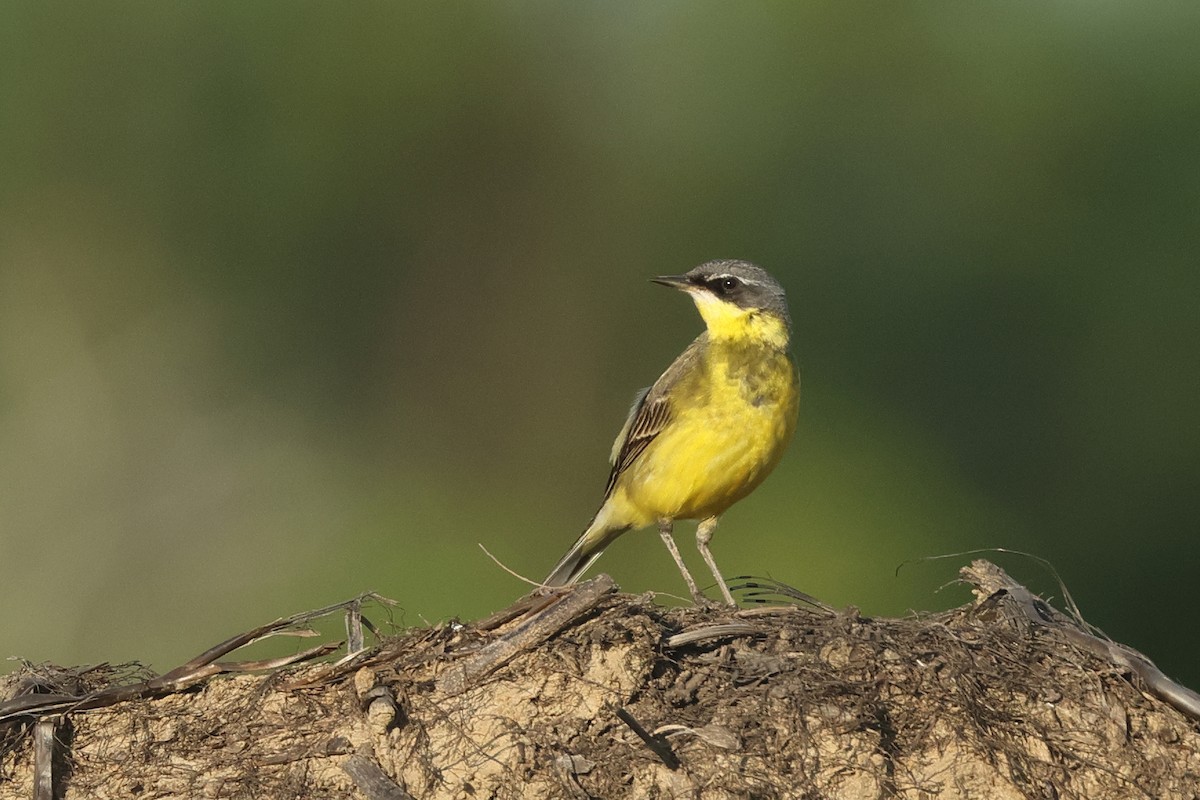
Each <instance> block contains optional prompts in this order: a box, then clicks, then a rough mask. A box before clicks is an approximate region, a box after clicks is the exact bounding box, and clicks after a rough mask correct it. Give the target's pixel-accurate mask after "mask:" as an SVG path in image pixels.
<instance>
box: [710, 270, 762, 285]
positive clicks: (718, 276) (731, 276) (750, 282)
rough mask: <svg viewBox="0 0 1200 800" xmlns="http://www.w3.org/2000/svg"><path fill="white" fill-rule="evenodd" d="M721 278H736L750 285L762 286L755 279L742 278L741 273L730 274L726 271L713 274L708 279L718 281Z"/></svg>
mask: <svg viewBox="0 0 1200 800" xmlns="http://www.w3.org/2000/svg"><path fill="white" fill-rule="evenodd" d="M723 278H736V279H737V280H739V281H741V282H742V283H748V284H750V285H751V286H762V284H761V283H759V282H758V281H756V280H751V279H750V278H743V277H742V276H741V275H732V274H730V273H728V272H723V273H721V274H720V275H713V276H712V277H711V278H709V280H710V281H719V280H722V279H723Z"/></svg>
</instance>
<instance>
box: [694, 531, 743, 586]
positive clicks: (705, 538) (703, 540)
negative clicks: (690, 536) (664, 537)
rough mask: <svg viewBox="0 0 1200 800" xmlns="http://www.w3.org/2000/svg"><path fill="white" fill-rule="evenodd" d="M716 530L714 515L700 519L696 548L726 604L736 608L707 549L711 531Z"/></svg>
mask: <svg viewBox="0 0 1200 800" xmlns="http://www.w3.org/2000/svg"><path fill="white" fill-rule="evenodd" d="M716 530H717V518H716V517H709V518H708V519H705V520H701V521H700V526H699V527H698V528H696V549H697V550H699V551H700V555H702V556H704V563H705V564H708V568H709V569H710V570H712V574H713V577H714V578H716V579H717V586H718V587H720V589H721V594H722V595H723V596H724V598H725V602H726V604H728V605H730V606H732V607H733V608H737V603H735V602H734V601H733V595H731V594H730V593H729V587H728V586H726V585H725V579H724V578H722V577H721V571H720V570H719V569H717V562H716V561H715V560H714V559H713V556H712V553H710V552H709V551H708V543H709V542H711V541H712V537H713V533H714V532H715V531H716Z"/></svg>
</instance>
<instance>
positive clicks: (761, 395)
mask: <svg viewBox="0 0 1200 800" xmlns="http://www.w3.org/2000/svg"><path fill="white" fill-rule="evenodd" d="M671 400H672V403H671V405H672V419H671V422H670V423H669V424H668V425H667V426H666V428H665V429H664V430H663V431H662V433H660V434H659V435H658V437H656V438H655V440H654V441H653V442H651V443H650V445H649V446H648V447H647V448H646V451H645V452H644V453H642V455H641V456H640V457H639V458H638V460H637V461H636V462H635V463H634V464H632V465H631V466H630V468H629V469H628V471H627V472H626V473H625V474H624V475H622V476H621V479H620V480H619V481H618V483H617V485H616V487H614V493H613V494H614V497H613V499H614V500H615V501H616V502H617V503H619V504H620V505H622V506H624V507H625V509H626V510H627V514H628V516H629V517H630V522H631V523H632V524H633V525H634V526H644V525H649V524H652V523H653V522H655V521H656V520H658V519H661V518H663V517H667V518H670V519H704V518H706V517H711V516H715V515H718V514H721V513H722V512H724V511H725V510H726V509H727V508H729V507H730V506H731V505H733V504H734V503H736V502H737V501H738V500H741V499H742V498H743V497H745V496H746V495H747V494H749V493H750V492H751V491H753V489H754V488H755V487H756V486H758V484H759V483H761V482H762V480H763V479H764V478H766V476H767V475H768V474H769V473H770V472H771V470H772V469H774V468H775V465H776V464H778V463H779V459H780V457H782V455H783V451H784V449H785V448H786V447H787V444H788V442H789V441H790V440H791V438H792V434H793V432H794V431H795V428H796V416H797V410H798V407H799V381H798V376H797V372H796V367H795V364H794V363H793V362H792V359H791V358H790V357H789V356H788V355H787V353H786V352H784V351H782V350H779V349H777V348H774V347H770V348H767V347H763V346H761V345H759V344H755V343H750V344H747V343H745V342H740V343H739V342H729V341H720V340H716V341H710V342H709V343H708V345H707V346H706V347H705V349H704V352H703V353H702V354H701V357H700V358H698V359H697V361H696V363H695V368H694V369H693V370H691V371H690V373H689V374H688V375H686V376H684V377H683V378H682V379H681V380H680V381H679V382H678V383H677V384H676V386H675V387H674V388H673V390H672V392H671Z"/></svg>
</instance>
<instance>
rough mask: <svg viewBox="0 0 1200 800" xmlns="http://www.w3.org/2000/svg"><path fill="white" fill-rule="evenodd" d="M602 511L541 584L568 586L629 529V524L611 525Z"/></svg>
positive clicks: (603, 510) (601, 510)
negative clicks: (613, 541) (614, 540)
mask: <svg viewBox="0 0 1200 800" xmlns="http://www.w3.org/2000/svg"><path fill="white" fill-rule="evenodd" d="M604 512H605V509H603V508H601V509H600V511H599V513H597V514H596V516H595V518H594V519H593V520H592V522H591V524H589V525H588V526H587V530H585V531H584V532H583V533H581V534H580V535H579V538H578V539H576V540H575V544H573V545H571V549H570V550H568V551H567V554H566V555H565V556H563V557H562V558H561V559H559V561H558V564H556V565H555V567H554V569H553V570H551V571H550V574H549V575H548V576H547V577H546V580H544V581H542V584H543V585H545V586H569V585H570V584H572V583H574V582H575V581H577V580H579V576H580V575H582V574H583V573H584V572H586V571H587V568H588V567H590V566H591V565H592V563H593V562H594V561H595V560H596V559H597V558H599V557H600V554H601V553H603V552H604V548H605V547H608V545H609V543H610V542H611V541H612V540H613V539H615V538H617V537H618V536H620V535H621V534H622V533H624V532H625V531H627V530H629V527H630V526H628V525H625V526H621V527H615V528H614V527H611V525H610V523H609V522H608V520H607V519H606V517H607V516H608V515H607V514H605V513H604Z"/></svg>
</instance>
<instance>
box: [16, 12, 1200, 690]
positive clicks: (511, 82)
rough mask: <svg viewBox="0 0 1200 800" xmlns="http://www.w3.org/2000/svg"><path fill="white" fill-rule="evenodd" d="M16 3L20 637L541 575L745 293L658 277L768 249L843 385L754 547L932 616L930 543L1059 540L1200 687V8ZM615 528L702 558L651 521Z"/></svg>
mask: <svg viewBox="0 0 1200 800" xmlns="http://www.w3.org/2000/svg"><path fill="white" fill-rule="evenodd" d="M3 15H4V24H3V25H0V119H2V120H3V125H0V148H2V151H3V152H4V154H5V159H4V161H5V166H4V170H3V172H2V174H0V453H2V454H3V457H2V458H0V563H3V565H4V568H5V570H4V572H5V580H4V581H3V582H0V596H2V599H3V607H4V608H5V609H7V613H5V614H4V615H3V617H2V619H0V643H3V650H4V652H3V655H5V656H9V655H20V656H24V657H26V658H30V659H33V660H53V661H59V662H65V663H83V662H98V661H101V660H127V659H134V658H140V659H143V660H147V661H149V662H151V663H152V664H153V665H154V666H156V667H158V668H160V669H165V668H169V667H171V666H173V665H175V664H176V663H179V662H180V661H182V660H184V659H186V658H187V657H190V656H191V655H193V654H194V653H196V652H198V651H199V650H201V649H203V648H204V647H207V646H208V645H209V644H212V643H213V642H215V641H217V640H218V639H221V638H223V637H225V636H227V635H229V634H231V633H233V632H235V631H238V630H242V629H245V628H249V627H251V626H253V625H255V624H258V623H260V622H264V621H266V620H268V619H271V618H274V617H276V616H282V615H286V614H289V613H292V612H294V611H298V610H301V609H304V608H311V607H316V606H319V605H323V604H325V603H328V602H332V601H335V600H339V599H342V598H345V597H349V596H352V595H354V594H355V593H357V592H359V591H360V590H364V589H375V590H377V591H379V592H381V593H383V594H385V595H388V596H391V597H394V598H396V599H398V600H400V601H401V604H402V606H403V609H404V610H403V612H400V613H399V614H398V616H397V619H398V620H399V621H401V622H403V623H405V624H419V623H422V622H425V621H436V620H439V619H443V618H446V617H449V616H452V615H461V616H463V617H466V618H470V617H474V616H479V615H482V614H484V613H486V612H487V611H489V610H491V609H494V608H497V607H499V606H502V605H504V604H506V603H507V602H508V601H509V600H510V599H512V598H514V597H515V596H517V595H518V594H520V593H522V592H523V591H524V590H525V587H524V586H522V585H521V584H519V583H517V582H516V581H514V580H513V579H512V578H510V577H509V576H508V575H506V574H504V573H503V572H502V571H501V570H500V569H498V568H497V567H496V566H494V565H493V564H492V563H491V562H490V561H489V560H488V559H487V558H486V556H484V555H483V554H482V553H481V552H480V550H479V549H478V548H477V547H476V543H483V544H485V545H486V546H487V547H488V548H489V549H490V550H491V551H492V552H493V553H495V555H496V556H497V557H498V558H500V559H501V560H503V561H504V562H505V563H506V564H507V565H509V566H510V567H512V568H513V569H515V570H518V571H520V572H522V573H524V574H527V575H529V576H530V577H533V578H540V577H542V575H543V574H544V573H545V572H546V571H547V570H548V569H549V567H550V566H551V565H552V564H553V563H554V561H555V560H556V559H557V558H558V556H559V555H560V554H561V552H562V551H563V550H564V549H565V548H566V547H567V546H568V544H569V543H570V542H571V541H572V540H573V538H574V537H575V535H576V534H577V532H578V531H579V530H580V529H581V528H582V527H583V524H584V523H585V522H586V521H587V519H588V516H589V515H590V514H591V512H592V511H593V510H594V506H595V504H596V503H597V502H598V500H599V492H600V489H601V487H602V485H603V480H604V477H605V475H606V471H607V468H606V464H605V458H606V456H607V453H608V448H609V444H610V442H611V438H612V436H613V435H615V433H616V431H617V429H618V428H619V426H620V424H621V421H622V420H623V418H624V414H625V410H626V407H627V404H628V402H629V399H630V398H631V397H632V396H633V393H634V391H635V390H636V389H637V388H639V387H641V386H644V385H647V384H649V383H650V382H651V381H652V380H653V379H654V378H655V377H656V376H657V375H658V373H659V371H660V370H661V369H662V368H663V367H665V366H666V364H667V363H669V361H670V360H671V358H673V357H674V355H675V354H676V353H677V352H678V351H679V350H680V349H682V347H683V346H684V345H685V344H686V343H687V341H688V340H689V339H690V338H691V337H692V336H694V335H695V334H696V333H697V332H698V331H699V329H700V323H699V320H698V318H697V317H696V315H695V313H694V311H693V310H692V309H691V308H690V304H689V303H688V302H687V301H686V299H685V298H682V297H680V296H677V295H675V294H673V293H669V292H665V291H664V290H662V289H659V288H656V287H653V286H650V285H648V284H646V283H645V278H647V277H649V276H652V275H655V274H661V273H664V272H679V271H683V270H685V269H687V268H689V267H690V266H693V265H694V264H696V263H699V262H700V261H703V260H706V259H709V258H713V257H742V258H750V259H753V260H756V261H758V262H760V263H762V264H763V265H764V266H766V267H768V268H769V269H771V270H772V271H774V272H775V273H776V274H777V275H778V276H780V278H781V279H782V281H783V282H784V284H785V285H786V286H787V287H788V289H789V292H790V297H791V302H792V307H793V316H794V317H795V320H796V328H797V346H796V349H797V353H798V357H799V359H800V362H801V365H802V369H803V371H804V401H803V404H802V411H801V424H800V432H799V435H798V438H797V441H796V443H795V445H794V446H793V448H792V451H791V453H790V454H789V456H788V457H787V458H786V459H785V461H784V463H783V465H782V466H781V467H780V469H779V470H778V472H777V474H776V475H775V476H773V477H772V478H771V480H769V481H768V482H767V483H766V484H765V485H764V486H763V487H762V488H761V489H760V490H759V491H758V492H757V493H756V494H755V495H754V496H753V497H751V498H750V499H749V500H747V501H745V502H744V503H742V504H741V505H739V506H738V507H736V508H734V509H733V510H732V511H731V512H730V513H729V514H728V515H727V517H726V519H725V521H724V523H723V525H722V528H721V530H720V531H719V533H718V535H717V538H716V540H715V544H714V549H715V552H716V554H717V556H718V559H719V560H720V562H721V564H722V567H723V569H724V570H725V573H726V574H727V575H736V574H739V573H753V574H759V575H762V574H769V575H771V576H773V577H774V578H777V579H780V580H783V581H785V582H788V583H791V584H793V585H795V586H798V587H800V588H802V589H804V590H805V591H808V592H810V593H813V594H815V595H817V596H819V597H822V598H824V599H826V600H828V601H829V602H832V603H835V604H843V605H844V604H855V605H857V606H859V607H861V608H862V609H863V610H864V611H866V612H867V613H872V614H900V613H905V611H906V610H907V609H936V608H942V607H946V606H949V605H952V604H957V603H959V602H962V601H963V600H964V599H965V593H964V592H963V591H961V590H954V591H947V592H946V593H944V595H938V594H937V587H939V586H940V585H942V584H944V583H946V582H947V581H950V580H951V579H952V578H953V576H954V571H955V569H956V568H957V566H958V565H959V564H960V563H962V562H963V561H965V558H958V559H950V560H945V561H932V562H919V563H917V564H910V565H907V566H906V567H905V569H903V570H901V571H900V572H899V574H898V575H897V574H896V573H895V570H896V567H897V566H898V565H899V564H901V563H902V562H905V561H906V560H908V559H920V558H922V557H925V556H930V555H936V554H942V553H950V552H956V551H961V550H967V549H971V548H981V547H994V546H997V547H1011V548H1019V549H1024V550H1027V551H1030V552H1033V553H1037V554H1039V555H1041V556H1044V557H1046V558H1047V559H1049V560H1051V561H1052V562H1053V563H1054V564H1056V565H1057V567H1058V570H1059V571H1060V573H1061V574H1062V577H1063V579H1064V580H1065V581H1066V583H1067V585H1068V586H1069V587H1070V589H1071V591H1072V593H1073V595H1074V596H1075V598H1076V600H1077V601H1078V602H1079V604H1080V606H1081V607H1082V608H1083V610H1084V612H1085V614H1087V615H1088V617H1089V619H1090V620H1091V621H1092V622H1093V623H1095V624H1097V625H1099V626H1101V627H1102V628H1104V629H1106V630H1107V631H1108V632H1109V633H1110V634H1111V635H1113V636H1114V637H1115V638H1117V639H1119V640H1122V641H1125V642H1128V643H1130V644H1132V645H1134V646H1137V647H1139V648H1141V649H1143V650H1144V651H1145V652H1147V653H1148V654H1149V655H1150V656H1151V657H1152V658H1155V659H1156V660H1157V661H1158V662H1159V664H1160V665H1161V666H1162V667H1163V668H1164V669H1165V670H1166V671H1167V672H1168V673H1172V674H1175V675H1178V676H1179V677H1181V678H1183V679H1185V681H1190V682H1191V684H1192V685H1193V686H1195V685H1200V668H1198V667H1197V666H1196V664H1197V662H1198V661H1200V644H1198V643H1196V642H1195V641H1193V640H1192V639H1190V638H1189V637H1182V636H1180V635H1179V633H1178V624H1177V622H1176V619H1177V618H1179V617H1180V616H1185V615H1188V614H1190V613H1191V610H1195V609H1196V607H1197V604H1198V601H1200V589H1198V588H1197V586H1198V585H1200V584H1198V583H1197V581H1196V579H1195V575H1194V572H1195V565H1196V563H1197V559H1198V557H1200V537H1197V518H1198V516H1200V514H1198V512H1200V481H1198V480H1197V475H1200V426H1197V424H1196V420H1197V417H1198V416H1200V392H1198V391H1197V390H1198V388H1200V381H1198V380H1197V378H1198V372H1200V359H1198V358H1197V353H1198V348H1200V309H1198V300H1200V271H1198V270H1197V266H1196V259H1197V253H1198V252H1200V248H1198V246H1197V245H1198V244H1200V241H1198V240H1200V224H1198V223H1200V182H1197V180H1196V171H1197V169H1198V168H1200V137H1198V136H1197V133H1196V132H1197V130H1198V129H1200V92H1197V86H1200V60H1198V59H1196V57H1195V52H1196V44H1197V41H1196V40H1197V36H1198V34H1197V31H1200V6H1195V5H1192V4H1171V5H1168V4H1162V5H1155V6H1152V7H1147V6H1143V5H1136V4H1120V3H1086V4H1085V3H1056V4H1029V3H1020V4H992V5H987V6H980V5H961V4H938V3H934V4H905V5H893V6H886V7H881V6H858V5H853V4H842V3H805V4H799V3H796V4H783V3H777V4H762V5H755V6H753V7H750V6H746V5H744V4H715V3H686V4H684V3H669V2H660V3H649V4H645V3H630V2H613V3H603V4H600V3H595V4H574V3H573V4H566V3H546V2H525V3H510V4H499V3H497V4H483V3H477V4H441V3H429V4H416V3H399V4H384V3H378V4H366V5H361V6H354V7H352V8H351V7H347V6H342V5H337V4H294V3H286V4H285V3H274V4H272V3H254V4H243V3H204V4H178V3H168V4H159V3H130V4H104V3H95V4H92V3H86V4H65V3H6V4H5V5H4V6H3ZM682 535H683V537H685V538H687V537H690V532H689V530H688V529H686V528H685V529H684V530H683V531H682ZM684 549H685V550H687V551H690V550H691V548H690V547H685V548H684ZM998 560H1000V561H1001V562H1002V563H1003V564H1004V565H1005V566H1006V567H1007V568H1008V569H1010V570H1011V571H1012V572H1013V573H1014V575H1016V576H1019V577H1020V578H1021V579H1022V580H1023V581H1025V582H1026V583H1028V584H1029V585H1030V586H1031V587H1032V588H1034V589H1035V590H1040V591H1043V592H1045V593H1048V594H1051V595H1054V596H1058V595H1059V594H1060V593H1059V589H1058V586H1057V585H1056V584H1055V582H1054V581H1053V580H1052V579H1051V578H1050V577H1049V576H1047V575H1046V574H1045V573H1044V571H1042V570H1041V568H1039V567H1038V566H1037V565H1035V564H1034V563H1032V562H1029V561H1023V560H1020V559H1017V558H1011V557H1008V558H1000V559H998ZM601 566H602V567H603V568H604V569H605V570H607V571H609V572H611V573H612V574H613V575H614V577H616V579H617V580H618V582H619V583H621V584H622V586H624V587H625V588H626V589H629V590H633V591H641V590H645V589H648V588H654V589H657V590H661V591H664V592H673V593H681V592H682V585H681V582H680V580H679V578H678V576H677V574H676V572H675V570H674V567H673V566H672V565H671V562H670V560H669V558H668V557H667V555H666V554H665V553H664V552H662V547H661V544H660V543H659V542H658V541H657V537H654V536H652V535H645V534H642V535H636V534H631V535H629V536H627V537H625V538H623V539H621V540H620V541H619V542H618V543H617V544H616V545H615V546H614V547H613V548H612V549H611V550H610V552H609V553H608V554H606V555H605V557H604V559H603V560H602V561H601Z"/></svg>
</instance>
